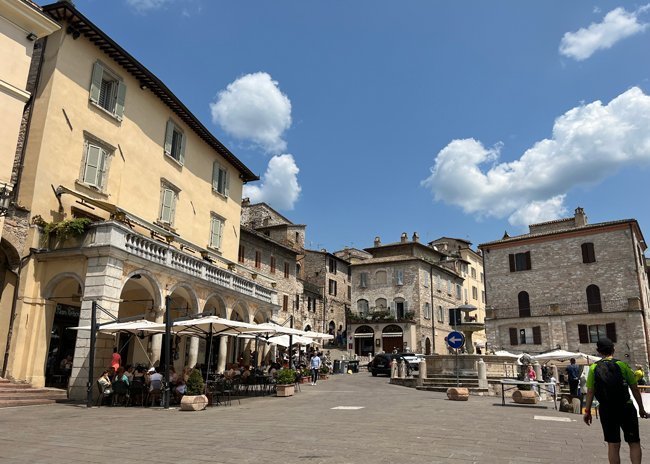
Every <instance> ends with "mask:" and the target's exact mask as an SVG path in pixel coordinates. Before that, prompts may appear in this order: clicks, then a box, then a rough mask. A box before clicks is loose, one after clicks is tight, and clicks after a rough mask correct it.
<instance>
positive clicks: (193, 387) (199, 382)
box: [185, 369, 204, 396]
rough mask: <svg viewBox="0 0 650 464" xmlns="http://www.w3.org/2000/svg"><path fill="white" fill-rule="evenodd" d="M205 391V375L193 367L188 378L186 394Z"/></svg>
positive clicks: (198, 393)
mask: <svg viewBox="0 0 650 464" xmlns="http://www.w3.org/2000/svg"><path fill="white" fill-rule="evenodd" d="M203 392H204V384H203V376H202V375H201V371H200V370H198V369H193V370H192V372H191V373H190V376H189V378H188V379H187V385H186V390H185V394H186V395H190V396H196V395H202V394H203Z"/></svg>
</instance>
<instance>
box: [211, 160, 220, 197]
mask: <svg viewBox="0 0 650 464" xmlns="http://www.w3.org/2000/svg"><path fill="white" fill-rule="evenodd" d="M212 190H214V191H215V192H218V191H219V165H218V164H217V162H216V161H215V162H214V163H212Z"/></svg>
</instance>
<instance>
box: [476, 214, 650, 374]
mask: <svg viewBox="0 0 650 464" xmlns="http://www.w3.org/2000/svg"><path fill="white" fill-rule="evenodd" d="M479 248H480V249H481V250H482V251H483V257H484V266H485V277H486V282H487V304H488V310H487V318H486V331H487V334H488V341H489V343H490V345H491V346H492V347H493V348H495V349H506V350H513V351H525V352H528V353H540V352H543V351H548V350H551V349H555V348H562V349H566V350H569V351H581V352H585V353H594V352H595V350H596V345H595V344H596V342H597V341H598V340H599V339H600V338H603V337H608V338H610V339H612V341H614V342H617V356H618V357H619V358H621V359H625V360H627V361H629V362H633V363H642V364H646V365H647V362H648V346H649V343H648V319H647V315H646V311H647V309H648V302H649V294H650V291H649V289H648V274H647V266H646V259H645V257H644V251H645V249H646V242H645V240H644V238H643V234H642V233H641V229H640V228H639V224H638V222H637V221H636V220H635V219H623V220H618V221H610V222H601V223H597V224H589V223H588V222H587V217H586V215H585V212H584V210H583V209H582V208H577V209H576V210H575V215H574V217H571V218H567V219H561V220H557V221H550V222H544V223H540V224H531V225H530V226H529V233H527V234H524V235H518V236H514V237H510V236H508V235H507V234H506V235H505V236H504V237H503V238H502V239H501V240H497V241H493V242H489V243H484V244H482V245H480V246H479Z"/></svg>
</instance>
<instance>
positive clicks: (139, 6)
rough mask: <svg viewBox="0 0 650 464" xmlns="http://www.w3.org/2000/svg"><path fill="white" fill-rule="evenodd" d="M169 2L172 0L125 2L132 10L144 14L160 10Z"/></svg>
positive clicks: (128, 0) (134, 0) (130, 0)
mask: <svg viewBox="0 0 650 464" xmlns="http://www.w3.org/2000/svg"><path fill="white" fill-rule="evenodd" d="M171 1H173V0H126V3H127V5H129V6H130V7H131V8H133V9H134V10H136V11H138V12H140V13H144V12H146V11H150V10H157V9H158V8H162V7H163V6H165V5H166V4H168V3H170V2H171Z"/></svg>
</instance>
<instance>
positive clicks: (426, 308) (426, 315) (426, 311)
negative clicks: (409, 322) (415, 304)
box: [423, 302, 431, 319]
mask: <svg viewBox="0 0 650 464" xmlns="http://www.w3.org/2000/svg"><path fill="white" fill-rule="evenodd" d="M423 312H424V318H425V319H431V305H430V304H429V303H428V302H427V303H424V310H423Z"/></svg>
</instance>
